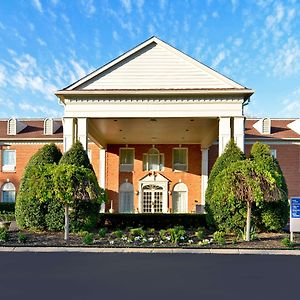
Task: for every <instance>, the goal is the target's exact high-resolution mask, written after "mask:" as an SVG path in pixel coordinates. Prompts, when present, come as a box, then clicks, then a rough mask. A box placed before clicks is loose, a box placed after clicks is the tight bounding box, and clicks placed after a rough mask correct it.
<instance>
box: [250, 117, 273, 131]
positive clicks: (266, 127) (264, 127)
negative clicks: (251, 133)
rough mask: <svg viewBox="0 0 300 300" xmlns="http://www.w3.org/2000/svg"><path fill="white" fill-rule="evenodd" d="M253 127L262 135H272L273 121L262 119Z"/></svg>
mask: <svg viewBox="0 0 300 300" xmlns="http://www.w3.org/2000/svg"><path fill="white" fill-rule="evenodd" d="M253 127H254V128H255V129H256V130H257V131H258V132H259V133H260V134H271V119H269V118H264V119H260V120H258V121H257V122H256V123H254V125H253Z"/></svg>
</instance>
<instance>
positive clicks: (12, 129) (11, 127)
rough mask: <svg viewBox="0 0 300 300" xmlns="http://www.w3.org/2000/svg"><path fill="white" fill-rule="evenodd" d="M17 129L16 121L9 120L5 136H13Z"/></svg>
mask: <svg viewBox="0 0 300 300" xmlns="http://www.w3.org/2000/svg"><path fill="white" fill-rule="evenodd" d="M16 128H17V120H16V119H9V120H8V123H7V134H8V135H15V134H16Z"/></svg>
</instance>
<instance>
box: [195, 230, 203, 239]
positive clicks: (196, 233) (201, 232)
mask: <svg viewBox="0 0 300 300" xmlns="http://www.w3.org/2000/svg"><path fill="white" fill-rule="evenodd" d="M195 237H197V238H198V239H199V240H203V239H204V237H205V229H204V228H201V227H200V228H198V230H197V231H195Z"/></svg>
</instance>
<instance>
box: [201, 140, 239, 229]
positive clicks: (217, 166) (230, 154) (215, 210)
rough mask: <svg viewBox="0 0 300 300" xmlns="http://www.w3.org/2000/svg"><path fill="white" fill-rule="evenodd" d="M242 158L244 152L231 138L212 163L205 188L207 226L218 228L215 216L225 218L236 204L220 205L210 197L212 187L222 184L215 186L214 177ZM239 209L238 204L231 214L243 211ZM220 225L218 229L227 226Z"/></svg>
mask: <svg viewBox="0 0 300 300" xmlns="http://www.w3.org/2000/svg"><path fill="white" fill-rule="evenodd" d="M244 159H245V155H244V153H243V152H242V151H241V149H240V148H239V147H238V146H237V145H236V143H235V142H234V140H233V139H231V140H230V141H229V143H228V144H227V145H226V148H225V150H224V152H223V153H222V155H221V156H220V157H218V159H217V160H216V162H215V163H214V165H213V167H212V169H211V172H210V175H209V178H208V185H207V189H206V192H205V199H206V203H205V209H206V211H207V223H208V226H210V227H213V226H216V225H217V228H219V227H218V224H220V222H216V221H215V218H217V219H218V218H220V217H222V219H226V216H229V215H232V210H233V209H234V207H235V206H236V203H222V207H220V203H219V201H218V200H213V199H212V197H213V191H214V189H220V188H222V185H220V184H218V186H216V187H215V184H216V183H215V181H216V177H217V176H218V175H219V174H220V173H221V171H223V170H224V169H226V168H227V167H229V166H230V165H231V164H232V163H234V162H237V161H241V160H244ZM216 202H217V203H216ZM240 210H241V207H240V206H239V207H238V208H237V209H236V210H235V212H234V213H233V214H235V213H238V214H240V213H243V211H240ZM238 219H239V218H238ZM235 221H236V220H229V223H232V222H235ZM216 223H217V224H216ZM232 225H233V224H232ZM222 227H223V228H219V229H225V228H226V227H227V225H226V224H224V226H222ZM230 227H232V226H230ZM233 227H235V226H233Z"/></svg>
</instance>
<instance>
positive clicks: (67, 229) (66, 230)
mask: <svg viewBox="0 0 300 300" xmlns="http://www.w3.org/2000/svg"><path fill="white" fill-rule="evenodd" d="M65 241H66V242H68V241H69V206H68V205H65Z"/></svg>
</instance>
